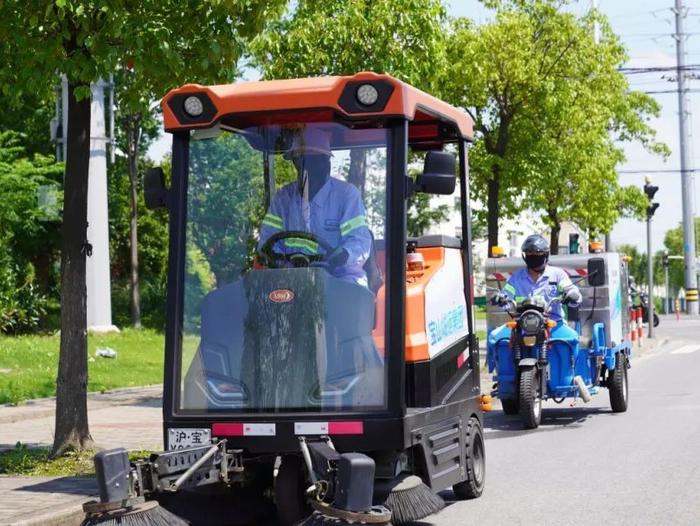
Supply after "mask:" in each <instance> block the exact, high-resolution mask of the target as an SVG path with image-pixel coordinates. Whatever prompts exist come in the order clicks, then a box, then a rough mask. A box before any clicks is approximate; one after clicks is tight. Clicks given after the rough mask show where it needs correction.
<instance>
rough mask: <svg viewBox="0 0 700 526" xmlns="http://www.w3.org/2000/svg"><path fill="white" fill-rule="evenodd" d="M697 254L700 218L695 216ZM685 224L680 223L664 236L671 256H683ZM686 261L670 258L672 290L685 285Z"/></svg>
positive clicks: (698, 253)
mask: <svg viewBox="0 0 700 526" xmlns="http://www.w3.org/2000/svg"><path fill="white" fill-rule="evenodd" d="M695 239H696V246H695V255H696V256H699V257H700V245H698V244H697V241H698V240H700V218H698V217H696V218H695ZM683 245H684V243H683V226H682V225H678V226H677V227H676V228H672V229H671V230H668V231H667V232H666V235H665V236H664V246H665V247H666V249H667V250H668V254H669V255H670V256H682V255H683V254H684V250H683ZM684 268H685V263H684V261H683V260H682V259H671V260H669V266H668V280H669V282H670V286H671V290H676V291H677V290H680V289H682V288H683V287H684V286H685V271H684Z"/></svg>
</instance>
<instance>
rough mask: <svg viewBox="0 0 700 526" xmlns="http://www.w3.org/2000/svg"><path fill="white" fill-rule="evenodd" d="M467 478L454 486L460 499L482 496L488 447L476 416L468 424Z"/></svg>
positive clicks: (453, 488)
mask: <svg viewBox="0 0 700 526" xmlns="http://www.w3.org/2000/svg"><path fill="white" fill-rule="evenodd" d="M466 464H467V479H466V480H464V481H462V482H459V483H457V484H455V485H454V486H452V490H453V491H454V493H455V496H456V497H457V498H458V499H463V500H464V499H475V498H477V497H480V496H481V493H482V492H483V491H484V483H485V482H486V449H485V448H484V432H483V431H482V429H481V424H480V423H479V420H478V419H477V418H476V417H473V416H472V417H471V418H469V423H468V424H467V455H466Z"/></svg>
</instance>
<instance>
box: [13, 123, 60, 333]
mask: <svg viewBox="0 0 700 526" xmlns="http://www.w3.org/2000/svg"><path fill="white" fill-rule="evenodd" d="M23 142H24V137H23V136H22V135H21V134H19V133H17V132H12V131H4V132H0V195H3V196H7V197H9V198H6V199H2V200H0V332H4V333H12V334H16V333H21V332H27V331H31V330H35V329H36V328H38V327H39V324H40V322H41V319H42V317H43V316H44V315H45V314H46V312H47V297H46V296H47V295H48V294H51V293H52V292H54V291H55V288H54V279H53V278H54V276H53V266H52V263H53V261H55V258H56V256H57V250H58V246H57V240H58V228H59V219H60V216H58V215H57V211H58V210H59V208H60V197H61V195H60V191H59V188H60V181H61V175H62V170H63V167H62V165H61V164H58V163H56V162H54V160H53V158H51V157H45V156H43V155H41V154H35V155H34V156H32V157H31V158H28V157H27V154H26V152H25V149H24V146H23ZM40 196H49V197H53V198H54V199H55V203H53V204H52V203H50V202H44V203H42V202H40Z"/></svg>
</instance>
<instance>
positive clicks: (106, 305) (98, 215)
mask: <svg viewBox="0 0 700 526" xmlns="http://www.w3.org/2000/svg"><path fill="white" fill-rule="evenodd" d="M105 86H106V84H105V83H104V82H103V81H101V80H100V81H97V82H96V83H94V84H93V85H92V111H91V114H90V175H89V179H88V231H87V235H88V241H89V243H90V244H91V245H92V255H91V256H90V257H88V258H87V268H86V282H87V326H88V329H89V330H92V331H96V332H110V331H117V330H118V329H117V328H116V327H115V326H114V325H112V292H111V288H110V287H111V282H110V275H109V218H108V212H107V141H108V140H109V139H108V138H107V136H106V129H105V93H104V89H105Z"/></svg>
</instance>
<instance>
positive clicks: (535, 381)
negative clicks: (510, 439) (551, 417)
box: [520, 367, 542, 429]
mask: <svg viewBox="0 0 700 526" xmlns="http://www.w3.org/2000/svg"><path fill="white" fill-rule="evenodd" d="M520 418H522V420H523V424H524V425H525V429H535V428H537V427H538V426H539V425H540V421H541V419H542V393H540V373H539V370H538V369H537V368H536V367H528V368H526V369H522V370H521V371H520Z"/></svg>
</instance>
